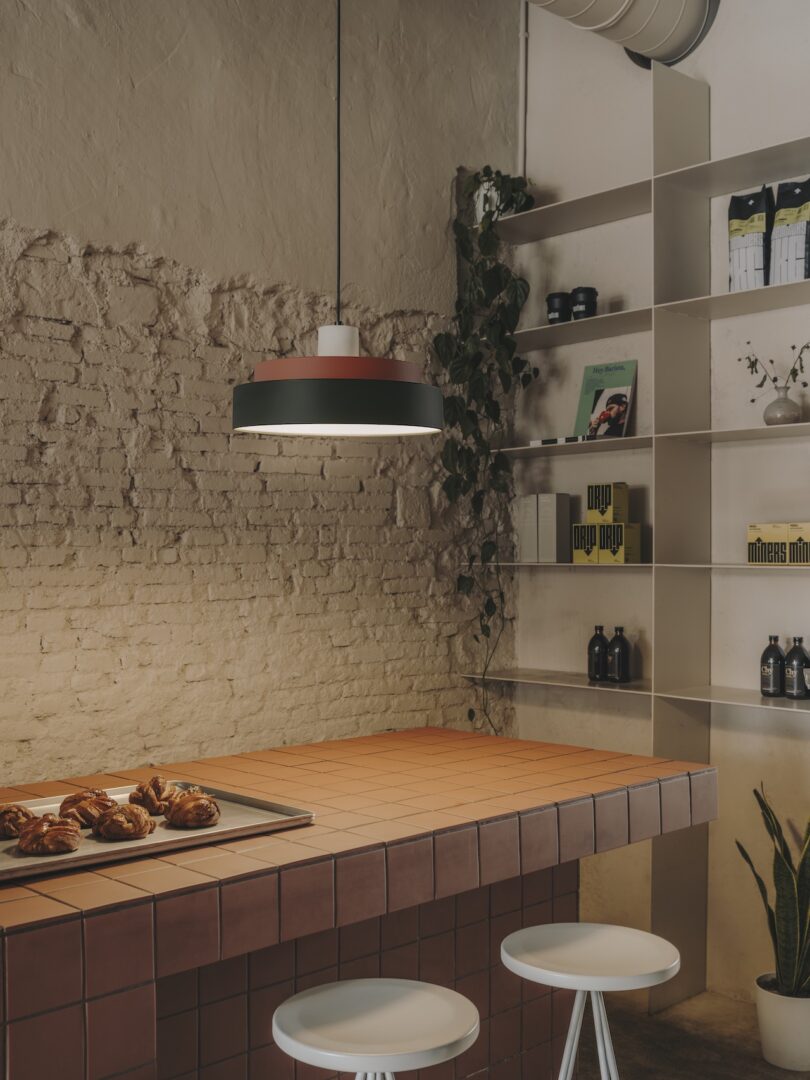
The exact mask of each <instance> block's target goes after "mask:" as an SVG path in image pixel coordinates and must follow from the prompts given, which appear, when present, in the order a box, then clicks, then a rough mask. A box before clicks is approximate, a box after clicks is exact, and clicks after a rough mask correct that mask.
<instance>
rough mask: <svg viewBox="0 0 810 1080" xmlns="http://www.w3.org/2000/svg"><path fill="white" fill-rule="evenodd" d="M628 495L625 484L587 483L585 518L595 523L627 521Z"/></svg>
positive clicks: (628, 515) (610, 523)
mask: <svg viewBox="0 0 810 1080" xmlns="http://www.w3.org/2000/svg"><path fill="white" fill-rule="evenodd" d="M629 497H630V496H629V489H628V487H627V484H588V496H587V507H588V510H587V513H586V514H585V520H586V521H587V522H596V524H597V525H601V524H602V523H605V524H609V525H612V524H614V523H615V522H617V521H628V520H629V518H630V514H629V507H628V502H629Z"/></svg>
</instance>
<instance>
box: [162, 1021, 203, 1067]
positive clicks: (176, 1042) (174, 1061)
mask: <svg viewBox="0 0 810 1080" xmlns="http://www.w3.org/2000/svg"><path fill="white" fill-rule="evenodd" d="M197 1017H198V1013H197V1010H196V1009H190V1010H189V1011H188V1012H182V1013H176V1014H175V1015H174V1016H164V1017H163V1018H161V1019H160V1020H158V1022H157V1062H158V1080H172V1078H173V1077H175V1076H182V1075H183V1073H187V1072H193V1073H195V1074H196V1071H197V1038H198V1034H197Z"/></svg>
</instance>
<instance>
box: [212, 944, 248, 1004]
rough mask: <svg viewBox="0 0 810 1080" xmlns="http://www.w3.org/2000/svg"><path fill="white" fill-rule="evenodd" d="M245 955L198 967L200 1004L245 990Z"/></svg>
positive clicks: (244, 991)
mask: <svg viewBox="0 0 810 1080" xmlns="http://www.w3.org/2000/svg"><path fill="white" fill-rule="evenodd" d="M247 987H248V982H247V957H246V956H235V957H233V958H232V959H230V960H219V961H218V962H217V963H216V964H207V965H206V966H205V967H201V968H200V1004H201V1005H210V1004H211V1002H212V1001H221V1000H222V999H223V998H228V997H234V996H235V995H236V994H244V993H246V992H247Z"/></svg>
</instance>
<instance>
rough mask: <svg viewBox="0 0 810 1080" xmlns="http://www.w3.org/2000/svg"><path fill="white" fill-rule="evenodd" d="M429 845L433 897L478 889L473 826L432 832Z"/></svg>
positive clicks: (476, 837)
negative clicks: (433, 886) (433, 873)
mask: <svg viewBox="0 0 810 1080" xmlns="http://www.w3.org/2000/svg"><path fill="white" fill-rule="evenodd" d="M433 846H434V853H435V858H434V871H435V875H436V897H437V898H440V897H444V896H455V895H456V894H457V893H461V892H466V891H467V890H468V889H477V888H478V885H479V874H478V828H477V826H475V825H465V826H464V827H463V828H460V829H450V830H448V831H447V832H440V833H436V835H435V836H434V837H433Z"/></svg>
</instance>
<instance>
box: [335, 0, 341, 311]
mask: <svg viewBox="0 0 810 1080" xmlns="http://www.w3.org/2000/svg"><path fill="white" fill-rule="evenodd" d="M335 28H336V36H337V43H336V44H337V48H336V57H335V114H336V115H335V132H336V135H337V140H336V148H335V149H336V155H335V173H336V199H335V203H336V216H337V222H336V234H337V235H336V243H335V276H336V281H335V323H336V324H337V325H338V326H340V0H335Z"/></svg>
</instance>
